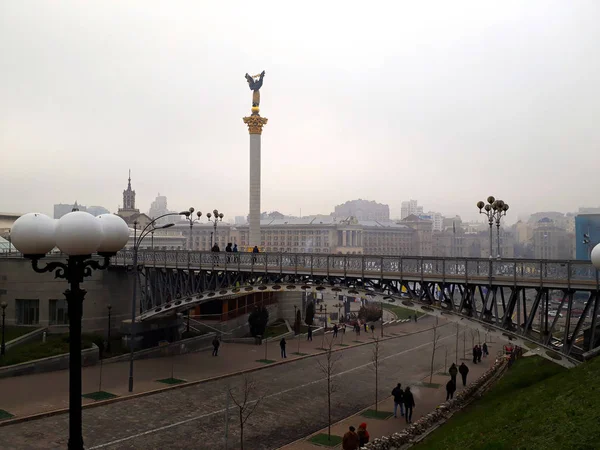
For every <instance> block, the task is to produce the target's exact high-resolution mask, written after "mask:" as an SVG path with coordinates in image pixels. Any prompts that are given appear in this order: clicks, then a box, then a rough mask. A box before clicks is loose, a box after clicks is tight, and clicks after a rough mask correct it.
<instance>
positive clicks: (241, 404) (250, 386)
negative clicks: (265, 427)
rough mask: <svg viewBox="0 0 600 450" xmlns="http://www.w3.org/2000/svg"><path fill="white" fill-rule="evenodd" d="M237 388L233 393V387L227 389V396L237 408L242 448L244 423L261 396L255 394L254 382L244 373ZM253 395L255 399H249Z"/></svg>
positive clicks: (242, 447)
mask: <svg viewBox="0 0 600 450" xmlns="http://www.w3.org/2000/svg"><path fill="white" fill-rule="evenodd" d="M237 390H238V391H239V392H238V393H237V394H234V389H229V396H230V397H231V400H232V401H233V403H234V404H235V406H237V408H238V417H239V420H240V450H244V425H245V424H246V422H247V421H248V419H249V418H250V416H251V415H252V413H254V411H256V408H257V407H258V405H259V404H260V401H261V398H262V397H260V396H258V395H256V390H257V384H256V382H255V381H254V380H252V379H251V378H250V377H248V376H246V375H245V376H244V381H243V382H242V385H241V386H240V387H239V388H238V389H237ZM253 395H254V396H255V397H256V399H255V400H251V399H250V397H252V396H253Z"/></svg>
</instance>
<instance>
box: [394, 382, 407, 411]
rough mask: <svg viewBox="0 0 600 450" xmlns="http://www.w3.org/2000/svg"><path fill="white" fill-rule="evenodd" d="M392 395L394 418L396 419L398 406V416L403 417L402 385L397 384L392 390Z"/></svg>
mask: <svg viewBox="0 0 600 450" xmlns="http://www.w3.org/2000/svg"><path fill="white" fill-rule="evenodd" d="M392 395H393V396H394V417H398V415H397V414H396V411H397V409H398V406H399V407H400V415H401V416H402V417H404V391H403V390H402V384H400V383H398V385H397V386H396V387H395V388H394V389H392Z"/></svg>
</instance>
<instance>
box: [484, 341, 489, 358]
mask: <svg viewBox="0 0 600 450" xmlns="http://www.w3.org/2000/svg"><path fill="white" fill-rule="evenodd" d="M482 350H483V357H484V358H487V357H488V355H489V354H490V352H489V351H488V346H487V344H486V343H485V342H484V343H483V348H482Z"/></svg>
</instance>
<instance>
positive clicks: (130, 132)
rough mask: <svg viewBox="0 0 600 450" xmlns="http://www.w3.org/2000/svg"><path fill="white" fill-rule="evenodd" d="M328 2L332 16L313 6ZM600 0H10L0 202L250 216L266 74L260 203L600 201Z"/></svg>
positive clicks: (325, 7) (441, 205) (324, 210)
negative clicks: (255, 101) (158, 204)
mask: <svg viewBox="0 0 600 450" xmlns="http://www.w3.org/2000/svg"><path fill="white" fill-rule="evenodd" d="M316 12H318V13H316ZM598 17H600V2H597V1H594V0H581V1H577V2H564V1H542V0H532V1H528V2H523V1H506V2H497V3H496V2H494V3H492V2H479V1H475V0H473V1H455V2H451V3H448V2H428V1H425V2H371V3H369V4H365V3H364V2H352V1H347V2H343V3H342V2H315V1H305V2H303V3H302V4H294V5H290V4H287V3H285V2H276V1H269V0H263V1H261V2H260V4H256V5H254V4H249V3H247V2H241V1H231V2H217V3H215V2H212V3H208V2H193V1H181V2H176V3H174V2H153V1H144V2H142V1H141V0H138V1H135V0H132V1H128V2H118V1H110V0H109V1H103V2H78V1H74V0H73V1H67V0H64V1H57V2H39V1H38V2H33V1H30V0H22V1H5V2H1V3H0V99H1V100H0V149H1V151H2V155H3V159H2V163H3V164H2V166H3V173H2V177H0V189H1V190H2V193H3V195H2V199H1V200H0V211H3V212H21V213H24V212H28V211H40V212H44V213H46V214H49V215H51V213H52V208H53V205H54V204H55V203H61V202H65V203H66V202H74V201H75V200H77V201H79V202H82V203H84V204H86V205H100V206H104V207H106V208H108V209H109V210H110V211H113V212H116V211H117V208H118V205H120V204H121V203H122V191H123V189H125V188H126V186H127V171H128V169H130V168H131V170H132V184H133V187H134V189H135V190H136V193H137V198H136V203H137V205H138V207H139V209H140V210H141V211H145V212H147V211H148V209H149V207H150V203H151V202H152V200H154V198H155V196H156V194H157V193H158V192H161V193H162V194H163V195H166V196H167V197H168V199H169V208H170V209H171V208H172V209H181V208H188V207H189V206H190V205H193V206H194V207H196V208H197V209H200V210H202V211H205V210H206V211H209V210H213V209H214V208H218V209H219V210H220V211H223V212H224V214H225V216H226V218H227V219H228V220H230V221H233V220H234V217H235V216H246V215H247V211H248V130H247V127H246V126H245V125H244V124H243V122H242V117H243V116H244V115H247V114H248V113H249V112H250V104H251V92H250V90H249V89H248V86H247V83H246V81H245V79H244V74H245V73H246V72H248V73H251V74H255V73H259V72H260V71H262V70H265V71H266V76H265V79H264V85H263V88H262V90H261V114H262V115H263V116H265V117H267V118H269V123H268V125H267V126H266V127H265V129H264V132H263V136H262V140H263V146H262V161H263V164H262V204H261V210H263V211H272V210H279V211H281V212H283V213H286V214H293V215H299V213H300V210H302V215H309V214H319V213H320V214H329V213H330V212H331V211H333V208H334V207H335V205H338V204H341V203H343V202H345V201H347V200H353V199H357V198H363V199H367V200H375V201H377V202H379V203H385V204H388V205H389V206H390V210H391V217H399V216H400V205H401V202H402V201H405V200H410V199H417V200H418V201H419V204H421V205H423V206H424V208H425V211H430V210H431V211H438V212H440V213H442V214H443V215H445V216H452V215H454V214H458V215H460V216H461V217H462V218H463V220H482V219H483V216H480V215H479V214H478V212H477V209H476V207H475V204H476V202H477V201H478V200H485V198H486V197H487V196H488V195H495V196H496V197H497V198H502V199H503V200H505V201H506V202H507V203H509V204H510V206H511V209H510V210H509V214H508V215H507V217H506V220H507V223H513V222H515V221H516V220H517V219H518V218H519V217H520V216H524V215H526V214H529V213H532V212H537V211H562V212H575V211H577V209H578V207H579V206H590V207H596V206H600V196H599V195H598V193H599V192H600V177H599V176H598V174H597V173H598V167H600V151H599V148H600V130H599V129H598V127H597V125H596V121H597V117H599V116H600V88H598V86H597V80H598V79H600V58H597V55H598V54H600V27H598V26H597V19H598Z"/></svg>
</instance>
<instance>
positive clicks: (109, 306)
mask: <svg viewBox="0 0 600 450" xmlns="http://www.w3.org/2000/svg"><path fill="white" fill-rule="evenodd" d="M107 308H108V333H107V337H106V351H107V352H110V310H111V309H112V305H108V306H107Z"/></svg>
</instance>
